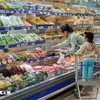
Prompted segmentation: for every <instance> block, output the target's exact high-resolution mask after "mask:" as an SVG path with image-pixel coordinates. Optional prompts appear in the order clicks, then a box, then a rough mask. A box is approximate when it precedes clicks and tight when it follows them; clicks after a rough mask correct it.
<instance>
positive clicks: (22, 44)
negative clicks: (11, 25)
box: [0, 40, 45, 50]
mask: <svg viewBox="0 0 100 100" xmlns="http://www.w3.org/2000/svg"><path fill="white" fill-rule="evenodd" d="M42 44H45V40H42V41H33V42H26V43H16V44H9V45H0V49H2V50H3V49H7V48H17V47H24V46H34V45H36V46H37V45H42Z"/></svg>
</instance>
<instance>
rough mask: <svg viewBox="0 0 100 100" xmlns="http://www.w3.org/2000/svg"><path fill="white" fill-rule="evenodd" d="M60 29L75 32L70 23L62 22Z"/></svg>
mask: <svg viewBox="0 0 100 100" xmlns="http://www.w3.org/2000/svg"><path fill="white" fill-rule="evenodd" d="M60 29H61V31H62V32H64V31H67V32H69V33H72V32H73V28H72V27H70V26H69V25H68V24H62V25H61V26H60Z"/></svg>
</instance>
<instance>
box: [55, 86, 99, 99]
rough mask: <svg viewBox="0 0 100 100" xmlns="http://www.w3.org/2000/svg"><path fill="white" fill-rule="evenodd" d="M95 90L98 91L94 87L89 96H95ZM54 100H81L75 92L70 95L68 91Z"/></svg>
mask: <svg viewBox="0 0 100 100" xmlns="http://www.w3.org/2000/svg"><path fill="white" fill-rule="evenodd" d="M95 91H96V88H94V89H93V91H92V92H90V93H89V96H88V97H93V96H95ZM53 100H79V99H76V98H75V96H74V94H73V93H70V95H68V93H67V92H66V93H64V94H62V95H61V96H58V97H57V98H55V99H53ZM82 100H94V99H82ZM97 100H100V87H99V93H98V96H97Z"/></svg>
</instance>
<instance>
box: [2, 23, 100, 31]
mask: <svg viewBox="0 0 100 100" xmlns="http://www.w3.org/2000/svg"><path fill="white" fill-rule="evenodd" d="M59 26H60V25H37V26H15V27H0V31H10V30H23V29H26V30H41V29H50V28H54V29H55V28H59ZM71 26H72V27H73V28H80V27H81V28H82V27H89V26H100V24H78V25H71Z"/></svg>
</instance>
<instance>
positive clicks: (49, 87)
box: [0, 71, 75, 100]
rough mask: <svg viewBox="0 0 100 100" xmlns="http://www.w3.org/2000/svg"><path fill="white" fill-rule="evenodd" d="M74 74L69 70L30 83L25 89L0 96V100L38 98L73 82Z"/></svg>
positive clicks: (30, 99) (31, 99)
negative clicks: (35, 82) (33, 83)
mask: <svg viewBox="0 0 100 100" xmlns="http://www.w3.org/2000/svg"><path fill="white" fill-rule="evenodd" d="M74 75H75V71H70V72H68V73H65V74H62V75H59V76H56V77H54V78H51V79H49V80H45V81H43V82H40V83H37V84H36V85H32V86H30V87H26V88H25V89H22V90H19V91H16V92H14V93H11V94H9V95H6V96H3V97H0V100H7V99H10V100H16V99H17V100H23V99H24V100H38V99H40V98H42V97H44V96H46V95H48V94H51V93H53V92H55V91H57V90H59V89H61V88H63V87H65V86H69V85H70V84H73V82H75V79H74ZM44 91H45V92H44Z"/></svg>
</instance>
